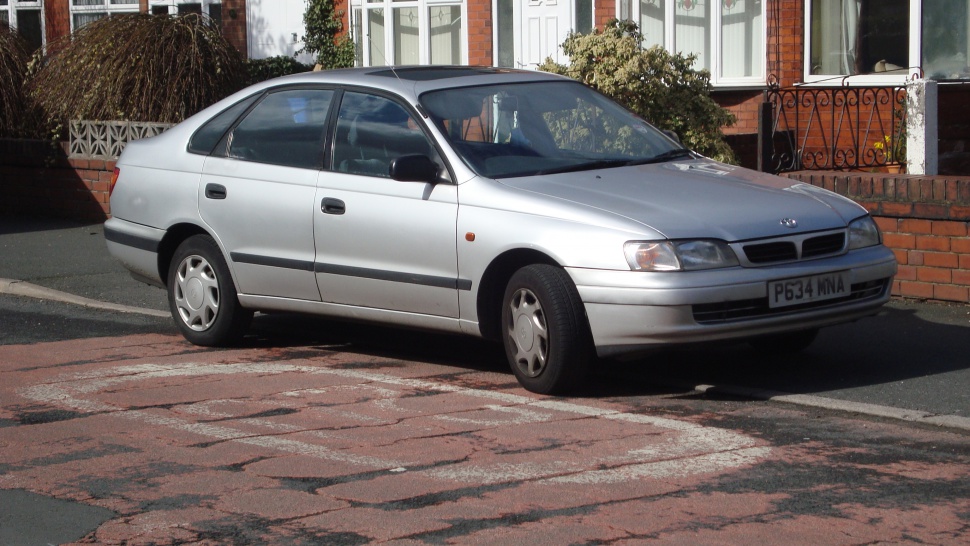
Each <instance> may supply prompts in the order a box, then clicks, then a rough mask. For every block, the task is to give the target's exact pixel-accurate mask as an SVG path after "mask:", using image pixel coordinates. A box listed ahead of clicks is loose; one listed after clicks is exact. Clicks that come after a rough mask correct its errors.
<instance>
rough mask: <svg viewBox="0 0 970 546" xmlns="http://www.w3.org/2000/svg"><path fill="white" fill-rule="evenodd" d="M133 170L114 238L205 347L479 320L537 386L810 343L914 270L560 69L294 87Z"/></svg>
mask: <svg viewBox="0 0 970 546" xmlns="http://www.w3.org/2000/svg"><path fill="white" fill-rule="evenodd" d="M117 169H118V170H117V172H116V173H115V175H116V176H115V178H116V180H117V182H116V183H115V184H114V185H113V191H112V194H111V211H112V214H113V217H112V218H111V219H110V220H108V222H107V223H106V224H105V238H106V239H107V244H108V247H109V249H110V251H111V253H112V254H113V255H114V256H115V257H116V258H118V259H119V260H121V262H123V263H124V265H125V266H126V267H127V268H128V269H129V270H130V271H131V272H132V274H133V275H134V276H135V277H136V278H139V279H141V280H144V281H146V282H149V283H151V284H155V285H158V286H160V287H164V288H165V289H166V290H167V292H168V299H169V303H170V306H171V311H172V315H173V316H174V318H175V322H176V324H177V325H178V328H179V330H180V331H181V332H182V334H183V335H184V336H185V337H186V339H188V340H189V341H191V342H192V343H195V344H199V345H225V344H231V343H233V342H235V341H237V340H238V339H239V338H240V337H241V336H242V335H243V334H244V333H245V331H246V328H247V326H248V324H249V322H250V319H251V318H252V316H253V313H254V312H255V311H290V312H293V311H295V312H306V313H314V314H318V315H326V316H329V317H334V318H339V319H349V320H359V321H368V322H379V323H384V324H394V325H399V326H404V327H413V328H422V329H430V330H437V331H444V332H460V333H464V334H469V335H472V336H480V337H485V338H490V339H495V340H500V341H501V342H502V343H504V346H505V350H506V353H507V355H508V360H509V362H510V364H511V367H512V370H513V371H514V373H515V375H516V377H517V378H518V380H519V381H520V383H521V384H522V386H524V387H525V388H526V389H528V390H531V391H534V392H538V393H563V392H568V391H570V390H573V389H575V388H577V387H578V386H580V385H581V382H582V379H583V377H584V373H585V372H586V371H587V369H588V368H589V366H590V365H591V364H592V363H593V362H595V361H596V359H597V357H623V356H630V355H635V354H638V353H641V352H643V351H646V350H650V349H654V348H657V347H660V346H666V345H671V344H690V343H696V342H707V341H715V340H747V341H750V342H752V343H753V344H754V345H756V346H759V347H762V348H765V349H773V350H787V351H791V350H800V349H802V348H804V347H806V346H807V345H808V344H809V343H811V342H812V340H813V339H814V337H815V334H816V333H817V331H818V329H819V328H820V327H823V326H829V325H832V324H837V323H840V322H845V321H850V320H855V319H858V318H860V317H864V316H866V315H871V314H873V313H875V312H876V311H877V310H878V309H879V307H880V306H881V305H883V304H884V303H885V302H886V301H887V300H888V298H889V293H890V287H891V285H892V279H893V275H894V274H895V272H896V261H895V259H894V256H893V254H892V252H890V251H889V250H888V249H887V248H886V247H884V246H883V245H882V244H881V236H880V233H879V230H878V229H877V227H876V225H875V223H874V222H873V220H872V219H871V218H870V217H869V215H868V214H867V213H866V211H865V210H864V209H863V208H862V207H860V206H859V205H857V204H855V203H853V202H852V201H850V200H848V199H845V198H843V197H840V196H838V195H835V194H833V193H830V192H828V191H825V190H823V189H819V188H816V187H813V186H811V185H806V184H801V183H796V182H792V181H790V180H786V179H782V178H778V177H774V176H769V175H765V174H761V173H757V172H753V171H750V170H746V169H742V168H739V167H734V166H730V165H725V164H721V163H717V162H714V161H711V160H709V159H706V158H704V157H701V156H700V155H698V154H696V153H693V152H691V151H689V150H687V149H685V148H684V147H683V146H682V145H681V144H680V143H678V142H677V140H676V139H675V138H671V137H670V136H668V135H667V134H665V133H663V132H661V131H659V130H657V129H656V128H654V127H652V126H651V125H650V124H648V123H646V122H644V121H643V120H642V119H640V118H638V117H636V116H635V115H633V114H631V113H630V112H629V111H627V110H625V109H623V108H622V107H620V106H618V105H616V104H615V103H613V102H611V101H610V100H609V99H607V98H605V97H603V96H602V95H600V94H598V93H596V92H595V91H592V90H590V89H589V88H588V87H586V86H584V85H581V84H580V83H577V82H574V81H572V80H569V79H565V78H561V77H559V76H554V75H550V74H544V73H540V72H527V71H513V70H505V69H499V68H478V67H403V68H397V69H392V68H387V67H376V68H365V69H349V70H338V71H329V72H317V73H307V74H300V75H296V76H289V77H284V78H279V79H275V80H271V81H268V82H264V83H262V84H258V85H256V86H253V87H250V88H248V89H245V90H243V91H241V92H239V93H237V94H235V95H233V96H231V97H229V98H227V99H225V100H223V101H221V102H219V103H217V104H215V105H213V106H212V107H210V108H208V109H206V110H204V111H202V112H200V113H199V114H197V115H195V116H193V117H191V118H189V119H188V120H186V121H185V122H183V123H181V124H179V125H177V126H176V127H174V128H172V129H171V130H169V131H168V132H166V133H164V134H162V135H161V136H158V137H155V138H150V139H146V140H141V141H136V142H132V143H130V144H129V145H128V146H127V148H126V149H125V151H124V153H123V154H122V156H121V158H120V159H119V160H118V163H117Z"/></svg>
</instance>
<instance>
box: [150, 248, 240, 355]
mask: <svg viewBox="0 0 970 546" xmlns="http://www.w3.org/2000/svg"><path fill="white" fill-rule="evenodd" d="M168 305H169V309H170V310H171V312H172V317H173V318H174V319H175V324H176V326H177V327H178V329H179V331H180V332H181V333H182V335H183V336H184V337H185V339H187V340H189V341H190V342H192V343H194V344H196V345H203V346H206V347H222V346H227V345H233V344H235V343H237V342H238V341H239V340H240V339H241V338H242V336H243V334H245V333H246V329H247V328H248V327H249V322H250V320H252V317H253V313H252V311H249V310H247V309H243V308H242V306H241V305H239V300H238V299H237V297H236V286H235V284H233V282H232V276H231V275H230V274H229V267H228V266H227V265H226V260H225V258H223V257H222V252H221V251H220V250H219V246H218V245H216V242H215V241H214V240H213V239H212V237H209V236H208V235H193V236H192V237H189V238H188V239H186V240H184V241H182V244H180V245H179V246H178V248H177V249H176V250H175V254H174V255H173V256H172V261H171V262H170V263H169V267H168Z"/></svg>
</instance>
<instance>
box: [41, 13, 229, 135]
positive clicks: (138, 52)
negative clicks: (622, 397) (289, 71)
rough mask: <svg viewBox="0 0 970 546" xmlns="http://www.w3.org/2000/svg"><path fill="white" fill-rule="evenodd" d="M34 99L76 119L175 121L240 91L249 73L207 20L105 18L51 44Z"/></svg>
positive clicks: (63, 119)
mask: <svg viewBox="0 0 970 546" xmlns="http://www.w3.org/2000/svg"><path fill="white" fill-rule="evenodd" d="M48 50H49V51H50V52H51V53H50V55H49V56H48V57H47V58H46V59H45V60H44V64H43V66H42V67H41V68H40V69H39V71H38V72H37V74H36V75H35V76H34V77H33V78H31V81H30V84H29V89H30V94H31V96H32V97H33V98H34V100H36V102H37V103H38V104H39V105H40V106H41V107H42V108H43V110H44V111H45V113H46V115H47V116H48V117H49V118H50V119H51V120H52V121H55V122H57V123H60V124H62V125H66V123H67V122H69V121H71V120H80V119H86V120H98V121H109V120H130V121H157V122H167V123H176V122H179V121H182V120H183V119H185V118H186V117H188V116H190V115H192V114H194V113H196V112H198V111H199V110H201V109H203V108H205V107H206V106H209V105H210V104H212V103H214V102H216V101H217V100H219V99H222V98H224V97H225V96H227V95H229V94H230V93H233V92H235V91H237V90H239V89H240V88H241V87H242V86H243V84H244V83H245V81H246V68H245V65H244V64H243V60H242V57H241V56H240V55H239V52H238V51H236V48H235V47H233V46H232V44H230V43H229V42H228V41H227V40H226V39H225V37H223V35H222V32H221V31H220V29H219V28H218V27H217V26H216V25H215V24H214V23H213V22H212V21H211V20H210V19H209V18H207V17H204V16H200V15H194V14H191V15H184V16H179V17H162V16H157V15H147V14H133V15H119V16H114V17H106V18H104V19H101V20H99V21H95V22H93V23H90V24H88V25H85V26H84V27H82V28H81V29H80V30H78V31H76V32H74V33H73V34H72V35H71V36H70V37H68V38H67V39H64V40H60V41H58V42H56V43H54V44H49V47H48Z"/></svg>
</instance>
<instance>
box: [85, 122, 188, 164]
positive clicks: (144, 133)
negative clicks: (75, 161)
mask: <svg viewBox="0 0 970 546" xmlns="http://www.w3.org/2000/svg"><path fill="white" fill-rule="evenodd" d="M173 126H174V124H171V123H154V122H143V121H72V122H71V132H70V137H71V141H70V157H71V158H83V159H109V160H110V159H116V158H117V157H118V156H119V155H121V151H122V150H124V149H125V145H126V144H128V142H130V141H132V140H138V139H141V138H148V137H152V136H155V135H159V134H161V133H163V132H165V131H166V130H167V129H169V128H171V127H173Z"/></svg>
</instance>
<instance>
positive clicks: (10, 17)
mask: <svg viewBox="0 0 970 546" xmlns="http://www.w3.org/2000/svg"><path fill="white" fill-rule="evenodd" d="M24 8H29V9H36V10H40V35H41V40H40V41H41V47H46V46H47V28H46V27H47V14H46V13H44V2H43V0H8V1H7V5H6V6H0V11H5V12H7V24H8V25H9V26H10V30H17V10H19V9H24Z"/></svg>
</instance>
